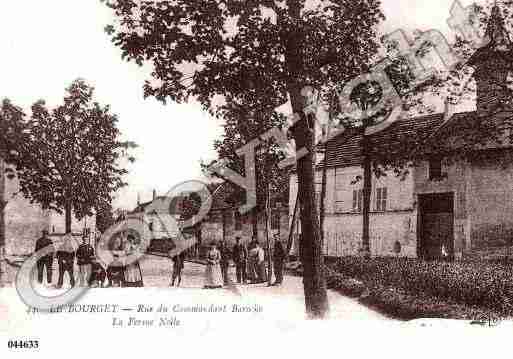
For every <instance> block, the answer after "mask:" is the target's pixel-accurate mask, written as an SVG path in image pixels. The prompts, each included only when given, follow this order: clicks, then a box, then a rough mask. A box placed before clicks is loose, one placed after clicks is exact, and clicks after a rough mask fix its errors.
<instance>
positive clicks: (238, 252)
mask: <svg viewBox="0 0 513 359" xmlns="http://www.w3.org/2000/svg"><path fill="white" fill-rule="evenodd" d="M235 242H236V243H235V245H234V246H233V261H234V262H235V272H236V274H237V283H239V284H240V283H244V284H246V281H247V278H246V264H247V261H248V250H247V249H246V246H245V245H244V244H242V243H240V237H236V238H235Z"/></svg>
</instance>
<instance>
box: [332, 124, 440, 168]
mask: <svg viewBox="0 0 513 359" xmlns="http://www.w3.org/2000/svg"><path fill="white" fill-rule="evenodd" d="M442 122H443V115H442V114H433V115H428V116H421V117H411V118H405V119H402V120H399V121H397V122H395V123H393V124H392V125H390V126H389V127H388V128H386V129H385V130H383V131H381V132H378V133H376V134H374V135H371V136H370V144H371V148H372V155H374V156H375V155H383V154H385V155H387V156H390V155H393V154H397V155H399V154H400V153H398V152H399V151H405V150H406V149H409V150H413V149H414V148H416V147H417V146H418V144H420V143H422V142H423V141H424V140H426V139H427V138H428V137H429V136H431V135H433V134H434V133H435V131H436V130H437V129H438V128H439V127H440V126H441V125H442ZM361 141H362V133H361V130H359V129H349V130H347V131H345V132H344V133H342V134H341V135H339V136H338V137H335V138H333V139H331V140H330V141H328V142H327V143H326V149H327V151H326V165H327V166H328V167H349V166H359V165H361V164H362V160H363V157H362V149H361Z"/></svg>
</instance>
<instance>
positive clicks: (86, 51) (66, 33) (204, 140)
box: [0, 0, 471, 209]
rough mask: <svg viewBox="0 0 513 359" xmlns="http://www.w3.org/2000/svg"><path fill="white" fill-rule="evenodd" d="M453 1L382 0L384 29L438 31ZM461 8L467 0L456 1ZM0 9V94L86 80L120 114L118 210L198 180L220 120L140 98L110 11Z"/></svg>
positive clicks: (32, 0) (49, 93)
mask: <svg viewBox="0 0 513 359" xmlns="http://www.w3.org/2000/svg"><path fill="white" fill-rule="evenodd" d="M452 3H453V2H452V0H429V1H426V0H383V1H382V6H383V10H384V12H385V15H386V17H387V20H386V22H385V23H384V24H383V27H382V31H383V32H384V33H388V32H391V31H393V30H396V29H398V28H402V29H405V30H407V31H411V30H414V29H421V30H429V29H438V30H440V31H441V32H442V33H443V34H445V35H447V36H449V37H450V36H451V34H452V32H451V30H450V29H449V27H448V25H447V19H448V18H449V17H450V15H449V9H450V7H451V5H452ZM461 3H462V5H463V6H467V5H470V4H471V1H469V0H462V1H461ZM1 10H2V11H1V12H0V48H1V49H2V56H1V57H0V99H2V98H6V97H7V98H9V99H11V100H12V101H13V102H14V103H15V104H17V105H18V106H21V107H23V108H24V109H27V110H28V109H29V108H30V105H31V104H32V103H34V102H35V101H37V100H38V99H45V100H46V102H47V104H48V105H49V106H57V105H58V104H59V103H60V102H61V101H62V98H63V96H64V90H65V88H66V87H68V86H69V85H70V84H71V82H72V81H73V80H74V79H76V78H78V77H81V78H84V79H85V80H86V81H87V82H88V83H89V84H91V85H93V86H94V87H95V96H96V99H97V100H98V101H99V102H100V103H102V104H110V105H111V108H112V112H113V113H115V114H117V115H118V117H119V123H118V126H119V128H120V130H121V133H122V138H123V139H124V140H131V141H135V142H136V143H137V144H138V145H139V148H138V149H137V150H136V151H135V157H136V159H137V160H136V162H135V163H134V164H131V165H129V166H128V170H129V171H130V174H129V175H128V176H127V178H126V180H127V182H128V184H129V185H128V186H127V187H126V188H124V189H123V190H122V191H120V192H119V193H118V194H117V196H116V199H115V202H114V206H115V207H116V208H118V207H121V208H127V209H131V208H133V207H134V206H135V204H136V201H137V197H138V196H139V197H140V199H141V201H146V200H150V199H151V196H152V191H153V189H155V190H156V191H157V192H158V193H159V194H164V193H166V192H168V190H169V189H170V188H172V187H174V186H175V185H177V184H178V183H180V182H184V181H187V180H192V179H201V178H202V176H201V170H200V161H201V160H211V159H214V158H215V152H214V150H213V146H212V145H213V141H214V140H215V139H216V138H219V137H220V136H221V135H222V129H221V122H219V121H218V120H215V119H213V118H211V117H210V116H209V115H208V114H207V113H205V112H203V111H202V110H201V108H200V106H199V105H198V104H197V103H188V104H175V103H168V104H167V105H165V106H164V105H162V104H160V103H158V102H157V101H155V100H154V99H151V98H149V99H144V98H143V90H142V86H143V84H144V80H146V79H148V78H149V73H148V69H145V68H141V67H138V66H137V65H135V64H133V63H128V62H126V61H123V60H122V59H121V54H120V51H119V50H118V49H117V48H115V47H114V46H113V44H112V43H111V42H110V39H109V37H108V36H107V34H105V33H104V31H103V29H104V27H105V25H107V24H109V23H111V19H112V17H111V16H112V15H111V12H110V10H109V9H108V8H106V6H105V5H104V4H102V3H101V2H100V1H99V0H80V1H76V0H75V1H70V0H46V1H41V0H4V1H2V5H1Z"/></svg>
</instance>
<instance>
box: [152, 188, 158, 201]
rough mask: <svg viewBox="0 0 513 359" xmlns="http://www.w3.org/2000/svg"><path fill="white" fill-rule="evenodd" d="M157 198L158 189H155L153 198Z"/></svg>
mask: <svg viewBox="0 0 513 359" xmlns="http://www.w3.org/2000/svg"><path fill="white" fill-rule="evenodd" d="M156 199H157V190H155V189H154V190H153V198H152V201H154V200H156Z"/></svg>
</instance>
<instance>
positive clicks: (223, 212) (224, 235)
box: [221, 210, 226, 243]
mask: <svg viewBox="0 0 513 359" xmlns="http://www.w3.org/2000/svg"><path fill="white" fill-rule="evenodd" d="M221 217H222V218H221V220H222V221H223V242H225V243H226V211H224V210H223V211H222V212H221Z"/></svg>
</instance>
